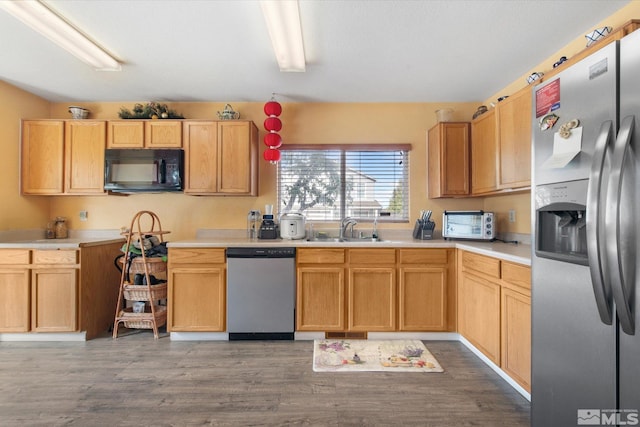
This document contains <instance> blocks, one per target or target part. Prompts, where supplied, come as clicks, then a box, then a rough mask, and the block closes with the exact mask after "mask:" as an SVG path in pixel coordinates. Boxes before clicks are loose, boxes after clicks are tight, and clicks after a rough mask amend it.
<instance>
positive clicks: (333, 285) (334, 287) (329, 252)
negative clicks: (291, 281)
mask: <svg viewBox="0 0 640 427" xmlns="http://www.w3.org/2000/svg"><path fill="white" fill-rule="evenodd" d="M296 258H297V260H296V262H297V269H296V278H297V280H296V330H298V331H344V330H345V329H346V321H345V295H346V292H345V289H346V287H345V283H346V281H345V264H344V263H345V250H344V249H337V248H325V249H315V248H313V249H312V248H300V249H298V250H297V254H296Z"/></svg>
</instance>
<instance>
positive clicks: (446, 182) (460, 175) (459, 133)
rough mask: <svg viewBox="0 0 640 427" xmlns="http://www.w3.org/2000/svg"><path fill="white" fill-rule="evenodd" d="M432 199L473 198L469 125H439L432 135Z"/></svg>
mask: <svg viewBox="0 0 640 427" xmlns="http://www.w3.org/2000/svg"><path fill="white" fill-rule="evenodd" d="M428 156H429V160H428V165H429V177H428V179H429V183H428V189H429V197H430V198H436V197H450V196H460V195H466V194H469V169H470V167H469V123H456V122H444V123H438V124H437V125H436V126H434V127H433V128H431V129H430V130H429V132H428Z"/></svg>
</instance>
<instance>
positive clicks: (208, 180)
mask: <svg viewBox="0 0 640 427" xmlns="http://www.w3.org/2000/svg"><path fill="white" fill-rule="evenodd" d="M183 127H184V138H183V139H184V145H185V189H184V192H185V193H187V194H194V195H210V194H220V195H243V196H247V195H248V196H256V195H257V194H258V129H257V128H256V126H255V124H253V122H250V121H241V120H234V121H226V122H225V121H218V122H217V121H186V122H184V126H183Z"/></svg>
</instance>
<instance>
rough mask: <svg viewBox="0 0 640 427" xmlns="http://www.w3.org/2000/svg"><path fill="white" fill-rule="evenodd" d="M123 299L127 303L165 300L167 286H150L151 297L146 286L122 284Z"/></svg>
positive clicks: (164, 284) (162, 284) (163, 284)
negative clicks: (127, 301)
mask: <svg viewBox="0 0 640 427" xmlns="http://www.w3.org/2000/svg"><path fill="white" fill-rule="evenodd" d="M123 293H124V298H125V299H127V300H129V301H157V300H159V299H165V298H167V284H166V283H160V284H158V285H151V297H149V288H148V287H147V285H131V284H127V283H125V284H124V289H123Z"/></svg>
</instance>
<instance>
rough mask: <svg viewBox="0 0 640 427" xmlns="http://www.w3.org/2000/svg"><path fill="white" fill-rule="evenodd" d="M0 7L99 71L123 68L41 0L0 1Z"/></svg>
mask: <svg viewBox="0 0 640 427" xmlns="http://www.w3.org/2000/svg"><path fill="white" fill-rule="evenodd" d="M0 7H1V8H3V9H4V10H6V11H7V12H9V13H10V14H11V15H13V16H14V17H15V18H17V19H19V20H20V21H22V22H23V23H24V24H26V25H28V26H29V27H31V28H32V29H34V30H36V31H37V32H39V33H40V34H42V35H43V36H45V37H46V38H48V39H49V40H51V41H52V42H54V43H56V44H57V45H59V46H60V47H62V48H64V49H65V50H67V51H68V52H69V53H71V54H73V55H75V56H76V57H77V58H78V59H80V60H82V61H84V62H86V63H87V64H89V65H91V66H92V67H94V68H95V69H96V70H99V71H120V69H121V66H120V63H119V62H118V61H117V60H115V59H114V58H113V57H112V56H111V55H109V54H108V53H107V52H105V51H104V50H103V49H102V48H101V47H100V46H98V45H97V44H96V43H95V42H93V41H92V40H90V39H89V38H88V37H87V36H86V35H84V34H83V33H82V32H80V31H79V30H78V29H76V28H75V27H73V26H72V25H71V24H69V23H68V22H67V21H66V20H65V19H64V18H62V17H61V16H60V15H58V14H57V13H56V12H54V11H53V10H51V9H49V7H47V6H46V5H45V4H44V3H42V2H41V1H38V0H23V1H0Z"/></svg>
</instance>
